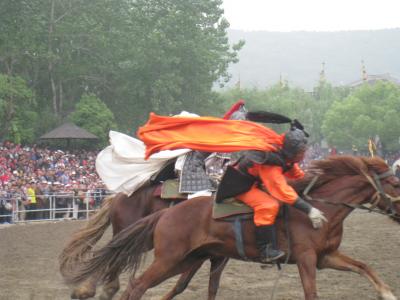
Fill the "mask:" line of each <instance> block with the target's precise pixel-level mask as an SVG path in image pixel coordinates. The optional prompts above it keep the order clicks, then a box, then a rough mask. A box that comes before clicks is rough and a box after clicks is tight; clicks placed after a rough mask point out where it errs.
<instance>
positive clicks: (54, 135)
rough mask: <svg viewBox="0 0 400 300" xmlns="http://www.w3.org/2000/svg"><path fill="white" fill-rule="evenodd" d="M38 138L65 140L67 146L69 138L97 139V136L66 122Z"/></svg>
mask: <svg viewBox="0 0 400 300" xmlns="http://www.w3.org/2000/svg"><path fill="white" fill-rule="evenodd" d="M39 139H40V140H56V139H58V140H66V141H67V146H68V147H69V145H70V142H71V140H78V139H80V140H98V139H99V138H98V137H97V136H96V135H94V134H93V133H90V132H89V131H87V130H86V129H83V128H81V127H79V126H77V125H75V124H74V123H71V122H67V123H64V124H63V125H61V126H59V127H57V128H55V129H53V130H51V131H49V132H48V133H46V134H44V135H42V136H41V137H40V138H39Z"/></svg>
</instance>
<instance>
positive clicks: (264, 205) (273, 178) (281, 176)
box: [236, 164, 304, 226]
mask: <svg viewBox="0 0 400 300" xmlns="http://www.w3.org/2000/svg"><path fill="white" fill-rule="evenodd" d="M248 173H249V174H251V175H253V176H255V177H258V178H260V180H261V182H262V183H263V185H264V187H265V188H266V189H267V191H268V193H266V192H264V191H262V190H260V189H259V188H258V187H257V184H254V185H253V186H252V187H251V189H250V190H248V191H247V192H245V193H243V194H240V195H239V196H236V198H238V199H239V200H241V201H243V202H244V203H246V204H247V205H248V206H250V207H252V208H253V210H254V224H255V225H256V226H264V225H272V224H274V223H275V219H276V216H277V214H278V212H279V206H280V203H279V201H282V202H285V203H287V204H290V205H292V204H293V203H294V202H295V201H296V199H297V198H298V195H297V193H296V191H295V190H294V189H293V188H292V187H291V186H290V185H288V184H287V182H286V178H285V177H287V178H291V179H300V178H302V177H303V176H304V172H303V171H302V170H301V169H300V167H299V166H298V164H295V165H294V166H293V168H292V169H291V170H289V171H288V172H286V173H283V169H282V167H280V166H271V165H259V164H256V165H254V166H252V167H250V168H249V169H248Z"/></svg>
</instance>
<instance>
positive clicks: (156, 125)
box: [138, 113, 284, 159]
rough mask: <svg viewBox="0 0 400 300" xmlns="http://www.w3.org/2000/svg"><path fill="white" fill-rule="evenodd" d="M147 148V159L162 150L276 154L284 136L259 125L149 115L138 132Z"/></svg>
mask: <svg viewBox="0 0 400 300" xmlns="http://www.w3.org/2000/svg"><path fill="white" fill-rule="evenodd" d="M138 136H139V138H140V139H141V140H142V141H143V142H144V144H145V145H146V159H147V158H148V157H149V156H150V155H151V154H153V153H156V152H159V151H161V150H174V149H182V148H187V149H192V150H199V151H205V152H235V151H241V150H261V151H277V150H278V149H279V148H281V147H282V144H283V139H284V135H283V134H282V135H280V134H277V133H276V132H275V131H273V130H272V129H270V128H267V127H265V126H263V125H261V124H257V123H253V122H250V121H242V120H240V121H239V120H224V119H221V118H214V117H198V118H192V117H181V116H179V117H165V116H159V115H156V114H154V113H150V118H149V121H148V122H147V123H146V124H145V125H144V126H142V127H140V128H139V130H138Z"/></svg>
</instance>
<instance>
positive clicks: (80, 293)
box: [71, 289, 96, 300]
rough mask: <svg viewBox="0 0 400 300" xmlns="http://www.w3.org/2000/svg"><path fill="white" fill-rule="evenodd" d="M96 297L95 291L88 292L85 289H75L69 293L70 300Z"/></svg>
mask: <svg viewBox="0 0 400 300" xmlns="http://www.w3.org/2000/svg"><path fill="white" fill-rule="evenodd" d="M94 295H96V291H88V290H86V289H83V290H82V289H77V290H74V291H73V292H72V293H71V299H79V300H84V299H88V298H92V297H94Z"/></svg>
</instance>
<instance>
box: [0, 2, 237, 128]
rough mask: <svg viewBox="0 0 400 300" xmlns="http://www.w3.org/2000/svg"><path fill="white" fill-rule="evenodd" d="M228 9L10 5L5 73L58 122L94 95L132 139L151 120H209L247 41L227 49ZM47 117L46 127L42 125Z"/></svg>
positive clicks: (4, 7)
mask: <svg viewBox="0 0 400 300" xmlns="http://www.w3.org/2000/svg"><path fill="white" fill-rule="evenodd" d="M221 4H222V1H221V0H200V1H199V0H137V1H130V0H93V1H87V0H73V1H72V0H30V1H24V0H4V1H1V2H0V11H2V12H3V11H4V12H7V13H4V14H2V15H1V16H2V17H1V18H0V29H1V30H0V72H3V73H6V74H9V75H19V76H21V77H22V78H24V79H25V80H26V81H27V82H28V84H29V86H30V87H31V88H32V89H34V91H35V92H36V95H37V99H38V107H40V111H38V113H39V115H40V116H42V113H43V112H50V111H51V112H52V113H53V114H54V115H55V117H56V118H57V119H58V120H62V119H63V118H64V117H65V116H66V115H68V114H69V113H70V112H71V111H72V110H73V109H74V106H75V104H76V101H77V99H79V98H80V97H81V95H82V94H84V93H90V92H92V93H95V94H96V95H98V96H99V97H100V98H101V99H103V101H104V102H105V103H106V104H107V106H108V107H109V108H110V109H111V110H112V111H114V112H115V113H116V112H118V122H119V123H120V126H121V127H122V128H124V129H130V130H132V131H133V130H134V129H135V128H136V127H137V126H138V125H140V124H142V123H143V122H144V121H145V120H146V118H147V115H148V113H149V112H150V111H156V112H159V113H163V114H168V113H176V112H178V111H179V110H180V109H181V107H184V108H185V109H187V110H192V111H194V110H196V111H198V112H200V113H201V112H204V111H206V110H207V109H208V108H209V107H210V106H212V105H213V104H214V102H215V101H216V97H215V94H214V93H213V92H212V86H213V85H214V84H215V82H218V81H219V82H220V83H221V84H223V83H224V82H225V81H226V80H227V79H228V78H229V75H228V73H227V70H228V66H229V64H230V63H234V62H236V61H237V53H238V51H239V49H240V48H241V47H242V45H243V42H238V43H237V44H235V45H233V46H232V47H231V46H230V45H229V42H228V38H227V32H226V29H227V28H228V26H229V24H228V22H227V21H226V20H225V19H224V18H223V10H222V9H221ZM44 119H45V118H39V122H40V123H41V124H40V125H39V126H40V127H41V128H44V127H45V126H47V124H46V123H42V120H44Z"/></svg>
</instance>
